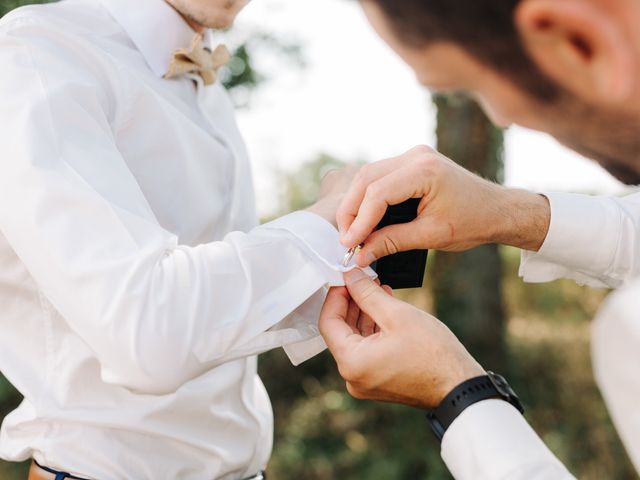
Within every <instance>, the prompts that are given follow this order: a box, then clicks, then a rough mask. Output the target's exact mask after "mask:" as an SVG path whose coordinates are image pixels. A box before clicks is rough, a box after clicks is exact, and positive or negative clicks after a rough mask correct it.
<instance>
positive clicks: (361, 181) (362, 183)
mask: <svg viewBox="0 0 640 480" xmlns="http://www.w3.org/2000/svg"><path fill="white" fill-rule="evenodd" d="M370 171H371V166H369V165H364V166H362V167H360V168H359V169H358V170H357V171H356V173H355V175H354V176H353V184H354V185H356V186H358V187H362V188H366V186H367V185H368V184H369V178H371V175H370Z"/></svg>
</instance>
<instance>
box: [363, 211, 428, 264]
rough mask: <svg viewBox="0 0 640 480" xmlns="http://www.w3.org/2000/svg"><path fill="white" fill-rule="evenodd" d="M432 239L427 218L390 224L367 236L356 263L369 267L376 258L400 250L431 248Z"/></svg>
mask: <svg viewBox="0 0 640 480" xmlns="http://www.w3.org/2000/svg"><path fill="white" fill-rule="evenodd" d="M432 240H433V237H431V236H430V235H429V233H428V228H427V222H426V220H425V219H417V220H414V221H413V222H409V223H399V224H397V225H390V226H388V227H384V228H383V229H381V230H378V231H375V232H373V233H372V234H371V235H370V236H369V238H367V240H366V242H365V244H364V246H363V247H362V250H360V252H359V253H358V256H357V257H356V263H357V265H358V266H360V267H368V266H369V265H371V264H372V263H373V262H375V261H376V260H378V259H380V258H382V257H386V256H388V255H393V254H395V253H398V252H406V251H408V250H416V249H429V248H432V247H433V242H432Z"/></svg>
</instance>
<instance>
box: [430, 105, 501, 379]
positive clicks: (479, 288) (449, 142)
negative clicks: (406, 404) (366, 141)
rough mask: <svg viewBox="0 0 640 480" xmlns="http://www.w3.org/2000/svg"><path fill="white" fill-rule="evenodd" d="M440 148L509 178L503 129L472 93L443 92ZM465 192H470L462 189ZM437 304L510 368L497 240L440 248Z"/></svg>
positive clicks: (452, 324)
mask: <svg viewBox="0 0 640 480" xmlns="http://www.w3.org/2000/svg"><path fill="white" fill-rule="evenodd" d="M434 102H435V104H436V106H437V107H438V127H437V137H438V150H439V151H440V152H442V153H443V154H444V155H446V156H447V157H449V158H451V159H452V160H454V161H456V162H458V163H459V164H460V165H462V166H463V167H465V168H467V169H468V170H471V171H472V172H475V173H478V174H479V175H481V176H483V177H485V178H488V179H491V180H494V181H500V182H501V181H502V180H503V165H504V161H503V157H504V148H503V147H504V144H503V135H502V131H501V130H499V129H497V128H495V127H494V126H493V125H492V124H491V122H490V121H489V120H488V119H487V117H486V116H485V114H484V113H483V112H482V110H481V109H480V108H479V107H478V106H477V104H476V103H475V102H473V101H471V100H470V99H468V98H465V97H462V96H459V95H456V96H442V95H437V96H435V98H434ZM460 194H461V195H464V192H460ZM432 281H433V293H434V297H435V310H436V314H437V316H438V318H440V319H441V320H442V321H443V322H444V323H445V324H446V325H448V326H449V328H451V330H453V332H454V333H455V334H456V335H457V336H458V338H460V340H461V341H462V342H463V343H464V344H465V346H466V347H467V348H468V349H469V351H470V352H471V354H472V355H474V357H476V359H478V361H480V363H481V364H482V365H483V366H484V367H485V368H487V369H495V370H498V371H502V372H504V370H505V368H506V365H505V361H506V351H505V310H504V304H503V299H502V284H501V283H502V265H501V259H500V256H499V252H498V248H497V246H496V245H485V246H482V247H479V248H475V249H473V250H470V251H468V252H464V253H445V252H438V253H437V254H436V257H435V260H434V265H433V269H432Z"/></svg>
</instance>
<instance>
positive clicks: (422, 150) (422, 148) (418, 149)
mask: <svg viewBox="0 0 640 480" xmlns="http://www.w3.org/2000/svg"><path fill="white" fill-rule="evenodd" d="M409 153H411V154H413V155H416V156H427V155H432V154H434V153H435V150H434V149H433V148H431V147H429V146H428V145H416V146H415V147H413V148H412V149H411V150H409Z"/></svg>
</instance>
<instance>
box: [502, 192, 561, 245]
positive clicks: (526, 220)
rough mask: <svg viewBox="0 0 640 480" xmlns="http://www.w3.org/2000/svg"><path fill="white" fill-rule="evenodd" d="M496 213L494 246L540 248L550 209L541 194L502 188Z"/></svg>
mask: <svg viewBox="0 0 640 480" xmlns="http://www.w3.org/2000/svg"><path fill="white" fill-rule="evenodd" d="M498 211H499V212H500V213H499V215H500V218H501V221H500V222H498V228H497V231H496V232H495V235H494V243H499V244H503V245H510V246H513V247H517V248H520V249H523V250H530V251H533V252H537V251H538V250H540V248H541V247H542V244H543V243H544V241H545V239H546V238H547V233H548V232H549V225H550V223H551V206H550V204H549V200H548V199H547V197H545V196H544V195H541V194H538V193H534V192H530V191H528V190H521V189H513V188H505V189H504V190H503V193H502V195H501V196H500V200H499V206H498Z"/></svg>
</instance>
